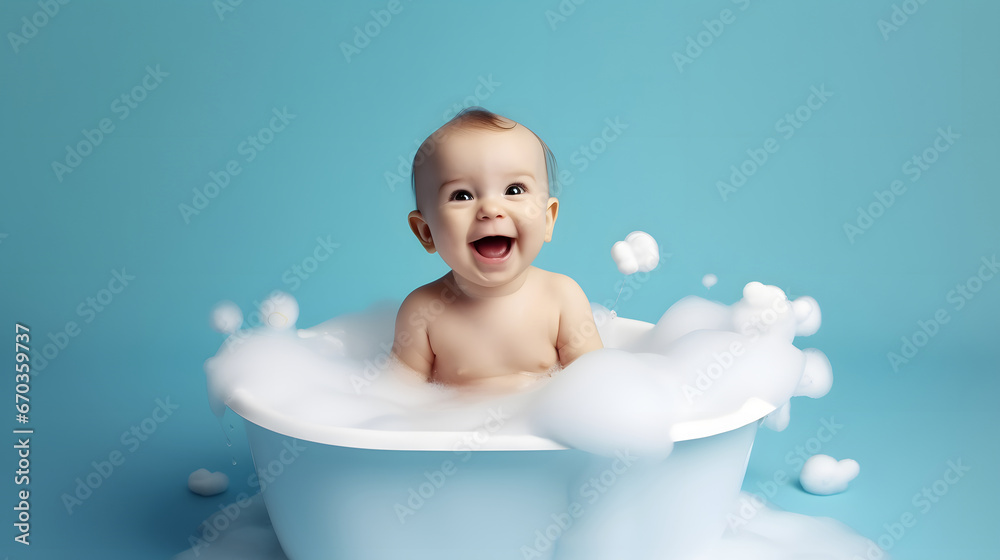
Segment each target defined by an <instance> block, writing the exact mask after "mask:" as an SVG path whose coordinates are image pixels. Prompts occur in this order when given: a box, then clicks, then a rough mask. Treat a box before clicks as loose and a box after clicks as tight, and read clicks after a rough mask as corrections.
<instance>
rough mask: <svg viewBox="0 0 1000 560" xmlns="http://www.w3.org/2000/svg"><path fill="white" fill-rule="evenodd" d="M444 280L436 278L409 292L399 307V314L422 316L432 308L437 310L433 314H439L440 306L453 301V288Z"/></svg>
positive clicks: (444, 278) (443, 278)
mask: <svg viewBox="0 0 1000 560" xmlns="http://www.w3.org/2000/svg"><path fill="white" fill-rule="evenodd" d="M446 278H447V277H441V278H438V279H437V280H434V281H433V282H429V283H427V284H424V285H423V286H420V287H419V288H417V289H415V290H413V291H412V292H410V295H408V296H406V298H405V299H404V300H403V303H402V304H401V305H400V313H409V314H414V313H415V314H420V315H423V314H425V313H426V310H427V309H428V308H429V307H433V308H434V309H436V310H437V311H436V312H435V314H440V311H441V308H442V307H443V306H442V305H441V304H448V303H451V302H453V301H455V288H454V286H452V285H451V284H450V283H449V282H447V280H446Z"/></svg>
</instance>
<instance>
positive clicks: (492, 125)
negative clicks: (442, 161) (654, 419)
mask: <svg viewBox="0 0 1000 560" xmlns="http://www.w3.org/2000/svg"><path fill="white" fill-rule="evenodd" d="M506 122H510V123H513V124H511V125H509V126H505V124H506ZM517 124H518V123H517V122H515V121H514V120H512V119H508V118H506V117H503V116H501V115H498V114H496V113H492V112H490V111H487V110H486V109H483V108H482V107H475V106H473V107H466V108H465V109H462V110H461V111H459V113H458V114H457V115H455V116H454V117H452V119H451V120H450V121H448V122H446V123H445V124H444V125H443V126H442V127H441V128H439V129H437V130H436V131H434V134H431V135H430V136H428V137H427V139H426V140H424V142H423V144H421V145H420V149H419V150H417V153H416V154H414V156H413V166H412V171H411V172H410V186H411V187H413V196H414V198H416V196H417V166H418V165H420V164H421V163H423V161H424V158H425V157H427V156H429V155H431V154H433V153H434V150H435V149H436V148H437V146H436V145H435V144H436V143H437V142H438V141H440V140H441V136H442V134H443V133H442V131H443V130H445V129H447V128H449V127H452V126H457V127H459V128H463V127H469V128H479V129H484V130H510V129H512V128H514V127H515V126H517ZM521 126H524V125H521ZM525 128H528V127H525ZM528 131H529V132H531V133H532V134H534V135H535V138H537V139H538V143H539V144H541V145H542V152H543V153H544V154H545V172H546V174H547V175H548V181H549V193H550V194H551V193H552V192H553V189H556V188H557V187H556V180H557V177H558V176H559V169H558V165H557V163H556V156H555V154H553V153H552V150H550V149H549V147H548V145H546V144H545V142H544V141H543V140H542V139H541V138H539V137H538V135H537V134H535V132H534V131H532V130H531V129H530V128H528Z"/></svg>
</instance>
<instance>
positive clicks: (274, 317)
mask: <svg viewBox="0 0 1000 560" xmlns="http://www.w3.org/2000/svg"><path fill="white" fill-rule="evenodd" d="M260 312H261V315H263V319H264V324H265V325H266V326H268V327H271V328H272V329H290V328H292V327H294V326H295V321H297V320H298V319H299V303H298V302H297V301H295V298H293V297H292V296H291V294H288V293H286V292H280V291H279V292H275V293H273V294H272V295H271V297H269V298H267V299H266V300H264V303H262V304H261V306H260Z"/></svg>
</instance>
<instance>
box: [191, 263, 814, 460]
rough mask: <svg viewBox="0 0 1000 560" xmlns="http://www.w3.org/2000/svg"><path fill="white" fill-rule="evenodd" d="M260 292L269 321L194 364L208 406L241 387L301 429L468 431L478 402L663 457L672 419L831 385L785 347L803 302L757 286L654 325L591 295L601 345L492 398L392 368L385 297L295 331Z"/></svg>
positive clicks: (558, 434) (289, 315)
mask: <svg viewBox="0 0 1000 560" xmlns="http://www.w3.org/2000/svg"><path fill="white" fill-rule="evenodd" d="M272 299H274V300H275V301H274V302H272V303H271V304H269V305H268V308H269V310H270V311H269V316H275V317H278V319H280V320H274V321H272V320H270V319H269V320H268V321H266V322H265V325H266V326H264V327H260V328H256V329H250V330H242V331H237V332H235V333H233V334H232V335H231V336H230V337H229V339H228V340H227V342H226V344H224V345H223V347H222V349H220V351H219V353H218V354H217V355H216V356H215V357H213V358H211V359H209V360H208V361H207V362H206V364H205V369H206V372H207V373H208V386H209V392H210V397H211V402H212V409H213V411H214V412H215V413H216V414H217V415H221V414H222V412H223V411H224V409H225V405H226V403H227V402H228V401H230V399H232V398H233V397H234V396H235V395H238V394H244V395H253V397H254V402H255V403H256V404H255V406H257V407H259V408H262V409H266V410H267V411H268V412H269V414H274V415H278V416H281V417H282V418H284V419H286V420H289V421H294V422H297V423H301V424H319V425H326V426H340V427H351V428H377V429H381V430H395V431H413V430H417V431H472V430H476V429H478V428H479V426H480V425H481V424H482V418H483V417H484V413H485V412H486V411H488V410H496V409H497V408H498V407H502V410H503V411H504V413H505V414H506V415H507V416H509V417H510V421H507V422H505V423H504V426H503V427H502V429H501V431H500V433H504V434H511V435H535V436H541V437H545V438H549V439H551V440H553V441H556V442H558V443H560V444H563V445H566V446H568V447H574V448H578V449H582V450H585V451H589V452H592V453H596V454H601V455H608V456H610V455H611V454H613V452H614V451H615V450H617V449H625V448H628V449H632V450H633V451H635V452H637V453H641V454H646V455H649V456H655V457H663V456H665V455H666V454H668V453H669V451H670V449H671V446H672V445H673V439H674V438H673V436H672V431H673V429H674V427H676V426H678V425H679V424H684V423H688V424H690V423H691V422H697V421H706V420H712V419H715V418H720V417H726V416H727V415H734V414H738V413H739V412H740V411H741V409H744V407H747V406H748V403H751V404H752V403H756V404H757V405H759V406H757V409H760V406H764V407H766V408H767V409H768V410H778V411H779V414H780V415H784V416H786V417H787V414H785V413H787V410H788V408H787V406H786V403H788V401H789V399H790V398H791V397H793V396H796V395H805V396H809V397H812V398H818V397H820V396H822V395H824V394H826V392H827V391H829V389H830V384H831V383H832V374H831V371H830V367H829V361H828V360H827V359H826V357H825V356H824V355H823V353H822V352H820V351H819V350H816V349H806V350H804V351H803V350H800V349H798V348H796V347H795V346H794V345H793V343H792V342H793V339H794V338H795V336H796V335H800V336H801V335H804V334H811V333H812V332H815V330H816V328H818V321H819V307H818V305H817V304H816V302H815V300H813V299H812V298H798V299H796V300H795V301H794V302H790V301H789V300H788V299H787V298H786V297H785V294H784V292H782V291H781V290H780V289H779V288H777V287H774V286H765V285H763V284H761V283H759V282H751V283H750V284H748V285H747V286H746V287H745V288H744V291H743V298H742V299H741V300H740V301H738V302H737V303H735V304H733V305H732V306H726V305H723V304H721V303H718V302H711V301H708V300H705V299H702V298H698V297H695V296H690V297H687V298H684V299H682V300H681V301H679V302H678V303H677V304H675V305H673V306H672V307H670V309H668V310H667V312H666V313H664V314H663V316H662V317H661V318H660V320H659V321H657V323H656V324H655V325H651V324H649V323H643V322H640V321H633V320H631V319H626V318H623V317H617V316H615V315H614V314H612V313H611V312H610V311H608V310H607V309H606V308H604V307H602V306H600V305H596V304H592V313H593V316H594V319H595V322H596V324H597V326H598V330H599V332H600V336H601V339H602V340H603V341H604V345H605V348H603V349H600V350H596V351H593V352H590V353H588V354H585V355H584V356H582V357H580V358H579V359H577V360H576V361H575V362H573V363H572V364H570V365H569V366H567V367H566V368H564V370H563V371H561V372H557V373H556V374H555V375H554V376H552V377H551V378H550V377H547V376H544V375H543V376H539V377H538V379H537V380H536V381H535V382H534V383H533V384H532V386H531V387H530V388H528V389H526V390H524V391H521V392H518V393H510V394H505V395H495V394H494V395H483V394H470V393H469V392H468V391H463V390H458V389H456V388H452V387H443V386H440V385H437V384H427V383H420V384H414V383H413V382H411V381H408V380H407V378H406V376H404V375H400V372H401V369H400V368H401V367H402V366H399V365H398V364H395V363H394V362H393V360H392V359H391V342H392V335H393V325H394V321H395V315H396V311H397V309H398V305H397V304H383V305H379V306H375V307H373V308H372V309H369V310H368V311H365V312H363V313H359V314H354V315H348V316H344V317H338V318H335V319H333V320H330V321H327V322H325V323H321V324H320V325H317V326H315V327H313V328H310V329H304V330H296V329H294V328H292V327H293V324H292V323H291V322H290V321H294V317H296V316H297V315H298V306H297V304H295V301H294V299H293V298H292V297H291V296H290V295H287V294H278V295H276V296H274V297H273V298H272ZM230 313H231V312H230ZM279 315H280V317H279ZM289 320H290V321H289ZM765 413H766V411H765ZM755 419H756V418H749V419H748V420H747V422H750V421H753V420H755ZM785 423H787V422H782V423H781V424H785ZM771 424H772V425H773V424H774V423H773V422H772V423H771ZM735 427H738V426H733V428H735ZM778 427H783V426H778Z"/></svg>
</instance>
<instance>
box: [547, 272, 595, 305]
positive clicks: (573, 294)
mask: <svg viewBox="0 0 1000 560" xmlns="http://www.w3.org/2000/svg"><path fill="white" fill-rule="evenodd" d="M537 270H538V272H539V274H538V277H539V284H540V286H541V288H542V289H543V290H545V291H546V292H548V293H549V294H551V295H552V297H553V301H556V302H558V304H559V307H561V308H565V307H567V306H573V307H576V306H581V305H583V306H586V307H587V308H589V307H590V300H588V299H587V295H586V294H585V293H584V292H583V288H581V287H580V285H579V284H577V283H576V280H573V279H572V278H570V277H569V276H566V275H565V274H559V273H558V272H550V271H548V270H542V269H540V268H539V269H537Z"/></svg>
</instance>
